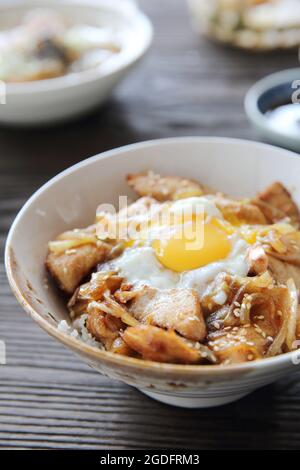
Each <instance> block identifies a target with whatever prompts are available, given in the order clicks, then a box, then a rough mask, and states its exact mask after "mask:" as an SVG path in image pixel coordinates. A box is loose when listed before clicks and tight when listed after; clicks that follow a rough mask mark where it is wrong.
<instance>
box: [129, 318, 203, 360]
mask: <svg viewBox="0 0 300 470" xmlns="http://www.w3.org/2000/svg"><path fill="white" fill-rule="evenodd" d="M123 339H124V341H125V343H126V344H127V345H128V346H129V347H130V348H131V349H133V350H134V351H136V352H138V353H139V354H140V355H141V356H142V358H143V359H148V360H150V361H157V362H170V363H178V364H194V363H197V362H200V361H201V359H202V358H203V356H202V354H201V352H200V351H199V350H197V349H196V348H193V347H192V346H190V345H189V344H188V343H187V342H186V340H184V339H183V338H181V337H180V336H179V335H177V334H176V333H174V331H165V330H163V329H161V328H158V327H156V326H151V325H139V326H136V327H129V328H127V329H126V330H125V332H124V335H123Z"/></svg>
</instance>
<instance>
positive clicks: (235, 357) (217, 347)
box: [208, 327, 271, 364]
mask: <svg viewBox="0 0 300 470" xmlns="http://www.w3.org/2000/svg"><path fill="white" fill-rule="evenodd" d="M208 344H209V347H210V348H211V349H212V350H213V352H214V354H215V355H216V356H217V358H218V360H219V361H220V362H221V363H222V364H238V363H240V362H247V361H253V360H255V359H259V358H262V356H263V353H264V351H265V350H266V349H267V346H269V345H270V344H271V341H270V339H269V340H267V338H263V337H262V336H261V335H260V334H259V333H258V332H257V331H256V330H255V328H254V327H249V328H244V327H239V328H238V327H236V331H226V332H225V331H222V332H220V333H219V332H217V333H215V334H213V335H210V338H209V342H208Z"/></svg>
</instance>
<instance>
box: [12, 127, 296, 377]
mask: <svg viewBox="0 0 300 470" xmlns="http://www.w3.org/2000/svg"><path fill="white" fill-rule="evenodd" d="M177 142H179V143H193V142H194V143H197V142H199V143H201V142H203V143H217V144H222V145H226V144H231V145H232V144H233V145H241V144H242V145H245V146H249V145H250V146H251V147H253V149H255V148H257V147H260V148H261V149H263V148H266V149H272V150H274V151H276V152H279V153H284V154H286V156H288V157H290V158H297V159H299V156H298V155H297V154H296V153H294V152H291V151H289V150H286V149H281V148H278V147H275V146H273V145H270V144H265V143H261V142H257V141H251V140H246V139H236V138H228V137H211V136H198V137H195V136H185V137H171V138H162V139H153V140H147V141H142V142H137V143H133V144H129V145H124V146H121V147H118V148H115V149H111V150H107V151H105V152H101V153H100V154H97V155H94V156H92V157H89V158H87V159H85V160H82V161H80V162H78V163H76V164H74V165H72V166H70V167H68V168H67V169H65V170H63V171H62V172H60V173H58V174H57V175H56V176H54V177H53V178H51V179H50V180H48V181H47V182H46V183H45V184H43V185H42V186H41V187H40V188H39V189H38V190H37V191H35V192H34V193H33V194H32V196H31V197H30V198H29V199H28V200H27V202H26V203H25V204H24V205H23V207H22V208H21V209H20V211H19V212H18V214H17V216H16V217H15V219H14V221H13V223H12V225H11V228H10V230H9V233H8V236H7V240H6V245H5V254H4V259H5V268H6V273H7V278H8V281H9V284H10V287H11V289H12V292H13V294H14V295H15V297H16V299H17V300H18V302H19V303H20V305H21V306H22V307H23V309H24V310H25V311H26V313H28V314H29V316H30V317H31V318H32V319H33V320H34V321H35V322H36V323H37V324H38V325H39V326H40V327H41V328H42V329H43V330H45V331H46V332H47V333H48V334H50V335H51V336H52V337H54V338H56V339H58V340H59V341H60V342H62V343H63V344H64V345H66V346H68V347H70V348H71V349H72V350H73V351H79V352H82V353H84V354H85V355H86V356H89V357H91V356H92V357H93V358H94V359H96V360H101V359H103V360H104V362H106V363H107V362H109V363H110V364H115V365H119V366H122V365H124V366H127V367H130V368H132V369H136V370H141V369H144V370H145V369H146V370H148V371H152V372H163V373H164V374H167V375H172V374H173V373H180V374H186V375H187V376H190V377H195V376H199V375H217V376H226V375H227V374H228V373H230V372H233V373H235V372H236V373H238V372H240V373H246V372H250V371H253V370H254V369H255V370H257V369H264V368H266V369H267V368H269V367H271V366H279V365H280V364H281V366H283V365H284V364H286V363H288V362H290V364H294V363H293V361H292V359H293V355H294V354H295V351H290V352H288V353H283V354H280V355H278V356H273V357H270V358H264V359H258V360H255V361H251V362H246V363H241V364H233V365H201V364H200V365H185V364H169V363H159V362H154V361H149V360H143V359H136V358H132V357H128V356H122V355H118V354H115V353H112V352H109V351H105V350H101V349H98V348H96V347H94V346H90V345H88V344H87V343H84V342H83V341H81V340H80V339H77V338H74V337H72V336H70V335H68V334H67V333H64V332H62V331H61V330H59V329H58V328H57V326H54V325H52V324H51V323H50V322H48V321H47V320H46V319H45V318H43V317H42V316H41V315H40V314H39V313H38V312H37V311H36V310H35V309H34V308H33V307H32V305H31V304H30V303H29V302H28V300H27V299H26V296H25V295H24V294H23V292H22V288H21V286H20V285H19V283H18V279H17V276H16V273H15V269H14V264H15V263H14V253H13V249H12V246H11V244H12V239H13V236H14V232H15V230H16V229H17V227H18V224H19V220H20V219H21V217H22V216H23V214H24V213H25V212H26V211H27V210H28V209H29V208H30V206H31V204H32V203H33V202H34V200H35V199H37V198H38V197H39V195H40V194H42V193H44V192H46V191H47V189H48V188H49V187H50V186H52V185H53V184H55V183H56V182H57V181H59V180H60V179H63V178H64V177H65V176H66V175H68V174H70V173H72V172H73V171H76V170H77V169H80V168H83V167H85V166H88V165H90V164H92V163H93V162H94V161H98V160H104V159H109V158H110V157H111V156H113V155H116V154H122V153H123V152H124V151H128V150H129V151H130V150H136V149H141V148H145V147H155V146H161V145H168V144H173V143H177ZM294 365H295V366H296V364H294Z"/></svg>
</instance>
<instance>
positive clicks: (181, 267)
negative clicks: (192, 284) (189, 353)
mask: <svg viewBox="0 0 300 470" xmlns="http://www.w3.org/2000/svg"><path fill="white" fill-rule="evenodd" d="M180 228H181V232H180V235H182V236H180V237H179V236H178V233H176V232H175V234H173V236H172V237H170V238H168V239H165V240H164V239H162V240H154V241H153V242H152V247H153V249H154V251H155V253H156V256H157V258H158V260H159V261H160V262H161V264H163V265H164V266H165V267H166V268H169V269H172V270H173V271H176V272H182V271H189V270H192V269H197V268H200V267H202V266H205V265H207V264H209V263H213V262H214V261H218V260H221V259H224V258H226V257H227V256H228V254H229V252H230V251H231V243H230V241H229V239H228V232H227V231H226V230H225V228H223V227H222V226H221V225H220V224H218V223H217V221H216V220H214V219H212V220H210V222H206V223H204V222H203V223H202V227H201V228H202V230H201V234H199V232H198V233H194V234H193V236H191V235H190V234H189V236H188V237H186V236H185V230H182V228H184V227H180Z"/></svg>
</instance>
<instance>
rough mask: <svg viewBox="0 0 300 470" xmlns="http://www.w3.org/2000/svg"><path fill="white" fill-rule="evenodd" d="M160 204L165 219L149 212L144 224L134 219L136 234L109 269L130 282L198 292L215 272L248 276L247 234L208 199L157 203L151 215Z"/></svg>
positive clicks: (212, 277) (195, 198)
mask: <svg viewBox="0 0 300 470" xmlns="http://www.w3.org/2000/svg"><path fill="white" fill-rule="evenodd" d="M163 206H164V208H165V209H167V215H168V217H166V214H164V217H155V218H154V217H153V214H152V215H150V216H149V214H148V218H147V217H146V218H145V219H144V222H145V221H146V222H147V223H145V224H143V223H141V222H142V221H141V218H139V225H138V227H137V228H138V230H137V233H136V237H134V238H129V239H128V240H127V241H126V243H125V246H126V248H125V250H124V252H123V254H122V255H121V256H120V257H118V258H116V259H114V260H113V261H111V262H110V263H109V268H110V269H115V270H117V271H118V272H119V273H120V275H122V276H123V277H124V278H125V279H126V280H127V281H128V282H130V283H132V284H133V285H135V286H141V285H149V286H151V287H155V288H159V289H169V288H173V287H179V288H193V289H195V290H196V291H197V292H198V293H199V294H200V295H201V294H202V293H203V292H204V290H205V289H206V287H207V285H208V284H209V283H210V282H212V281H213V279H214V278H215V277H216V275H217V274H218V273H220V272H227V273H229V274H231V275H239V276H246V275H247V272H248V265H247V262H246V255H247V249H248V247H249V243H248V242H247V241H246V240H245V238H247V237H245V234H244V233H243V232H242V230H241V229H240V227H237V226H233V225H231V224H229V223H228V222H226V221H225V220H224V218H223V216H222V214H221V212H220V211H219V209H218V208H217V207H216V205H215V203H214V201H213V198H211V197H209V196H208V197H191V198H187V199H183V200H179V201H175V202H172V203H166V204H162V205H161V207H160V209H159V211H160V213H159V214H158V212H157V208H156V212H155V215H156V216H157V215H160V216H161V215H162V212H161V210H162V207H163ZM146 219H147V220H146ZM248 237H249V234H248ZM252 238H253V236H252Z"/></svg>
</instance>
